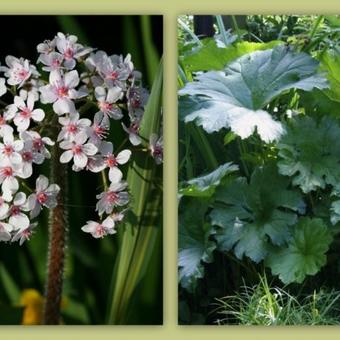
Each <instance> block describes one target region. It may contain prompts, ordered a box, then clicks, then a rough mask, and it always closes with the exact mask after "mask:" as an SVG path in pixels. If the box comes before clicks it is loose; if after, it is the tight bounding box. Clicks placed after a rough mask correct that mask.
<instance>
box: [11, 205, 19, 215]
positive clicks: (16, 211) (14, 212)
mask: <svg viewBox="0 0 340 340" xmlns="http://www.w3.org/2000/svg"><path fill="white" fill-rule="evenodd" d="M10 214H11V216H14V215H19V214H20V208H19V207H18V206H17V205H13V206H12V207H11V211H10Z"/></svg>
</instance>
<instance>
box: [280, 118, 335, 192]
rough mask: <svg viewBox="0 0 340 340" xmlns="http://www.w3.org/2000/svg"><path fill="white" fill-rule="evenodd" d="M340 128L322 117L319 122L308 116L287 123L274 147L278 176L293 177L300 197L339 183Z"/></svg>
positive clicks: (332, 121) (333, 121)
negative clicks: (285, 129)
mask: <svg viewBox="0 0 340 340" xmlns="http://www.w3.org/2000/svg"><path fill="white" fill-rule="evenodd" d="M339 136H340V127H339V125H338V123H337V121H336V120H334V119H331V118H328V117H324V118H323V119H321V120H320V121H319V122H317V121H316V120H315V119H313V118H311V117H308V116H299V117H296V118H294V119H292V120H291V121H290V124H289V125H288V127H287V133H286V134H285V135H284V136H283V137H282V139H281V140H280V142H279V144H278V149H279V157H280V160H279V161H278V168H279V172H280V173H281V174H283V175H286V176H291V177H293V184H294V185H298V186H299V187H300V188H301V189H302V191H303V192H304V193H308V192H310V191H312V190H315V189H317V188H325V186H326V184H331V185H334V186H335V185H336V184H337V183H338V182H339V181H340V167H339V162H340V139H339Z"/></svg>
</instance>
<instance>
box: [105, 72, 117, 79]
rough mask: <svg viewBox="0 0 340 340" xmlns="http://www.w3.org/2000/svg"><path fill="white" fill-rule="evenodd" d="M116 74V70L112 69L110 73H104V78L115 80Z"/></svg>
mask: <svg viewBox="0 0 340 340" xmlns="http://www.w3.org/2000/svg"><path fill="white" fill-rule="evenodd" d="M118 76H119V73H118V72H117V71H112V72H111V73H109V74H108V75H106V79H112V80H116V79H117V78H118Z"/></svg>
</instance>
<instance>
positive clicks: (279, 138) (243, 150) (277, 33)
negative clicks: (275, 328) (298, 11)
mask: <svg viewBox="0 0 340 340" xmlns="http://www.w3.org/2000/svg"><path fill="white" fill-rule="evenodd" d="M241 19H244V18H238V17H233V16H231V17H224V16H222V17H221V16H217V17H216V23H217V27H218V30H219V33H220V34H219V35H216V36H215V37H214V38H208V39H205V40H203V41H197V40H198V38H197V37H196V38H197V39H196V40H195V39H192V38H191V39H190V41H188V44H186V41H185V38H183V39H182V41H181V45H180V48H179V52H180V56H179V62H180V67H179V69H180V71H181V72H180V75H179V89H180V90H179V98H178V99H179V100H178V107H179V120H180V124H179V127H180V129H179V136H180V149H179V153H180V155H179V156H180V157H179V160H180V171H179V183H180V184H179V192H178V193H179V197H180V200H179V212H180V214H179V225H180V233H179V244H180V249H179V252H180V253H179V254H180V258H179V273H180V274H179V278H180V280H179V284H180V289H179V298H180V320H181V322H184V323H185V324H197V323H208V324H209V323H216V318H213V317H212V316H211V315H212V308H213V307H212V303H213V301H214V299H215V298H216V297H220V296H227V298H225V299H223V300H220V301H219V302H220V303H221V305H222V306H223V307H221V308H223V313H224V314H223V315H225V317H226V318H225V319H224V320H222V321H221V320H218V321H217V322H218V323H222V324H224V323H239V324H251V325H252V324H259V325H283V324H338V323H339V322H338V320H339V307H338V296H339V294H338V293H334V294H333V291H332V288H333V287H337V286H338V282H339V277H340V270H339V268H340V262H339V251H338V249H339V247H338V244H339V240H340V238H339V230H340V229H339V225H340V185H339V183H340V170H339V169H340V166H339V165H340V144H339V140H340V137H339V136H340V126H339V118H340V100H339V99H340V95H339V85H340V78H339V74H340V68H339V65H340V62H339V61H340V57H339V56H340V50H339V48H338V45H339V41H340V30H339V27H338V17H337V16H331V17H328V16H322V15H321V16H285V15H280V16H247V17H246V26H245V27H246V30H244V29H243V28H244V26H242V27H238V24H239V23H241V22H242V20H241ZM243 21H244V20H243ZM223 22H224V24H229V25H231V26H228V27H226V28H225V27H223V25H224V24H223ZM229 27H231V29H229ZM193 35H194V33H193V32H191V37H193ZM278 40H279V41H280V42H278ZM271 44H273V45H272V46H270V45H271ZM251 47H256V48H259V49H261V47H263V48H264V50H256V51H252V50H251ZM228 164H232V165H233V166H237V167H238V171H237V172H236V171H233V172H228V171H227V172H226V173H224V171H221V170H222V169H224V170H227V169H228ZM208 171H210V173H207V172H208ZM201 173H204V174H205V175H204V176H201V177H197V174H201ZM264 270H266V271H267V274H266V275H267V276H268V277H269V278H270V282H271V284H268V283H267V281H266V278H264V279H263V278H261V279H260V282H259V279H258V273H259V272H263V271H264ZM243 280H244V282H245V284H246V287H245V288H244V289H243V288H241V285H242V281H243ZM322 285H326V291H327V292H330V293H327V292H326V293H324V291H320V287H321V286H322ZM251 287H253V288H251ZM315 290H316V291H318V292H319V293H316V294H315V293H314V292H315ZM235 292H236V293H235ZM333 307H334V308H333Z"/></svg>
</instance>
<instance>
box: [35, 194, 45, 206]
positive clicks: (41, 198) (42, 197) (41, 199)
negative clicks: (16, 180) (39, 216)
mask: <svg viewBox="0 0 340 340" xmlns="http://www.w3.org/2000/svg"><path fill="white" fill-rule="evenodd" d="M37 201H38V202H39V203H40V204H44V203H46V201H47V195H46V194H45V193H44V192H40V193H39V194H37Z"/></svg>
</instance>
